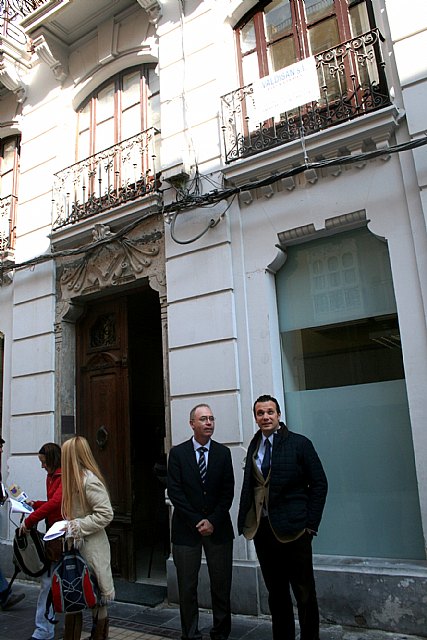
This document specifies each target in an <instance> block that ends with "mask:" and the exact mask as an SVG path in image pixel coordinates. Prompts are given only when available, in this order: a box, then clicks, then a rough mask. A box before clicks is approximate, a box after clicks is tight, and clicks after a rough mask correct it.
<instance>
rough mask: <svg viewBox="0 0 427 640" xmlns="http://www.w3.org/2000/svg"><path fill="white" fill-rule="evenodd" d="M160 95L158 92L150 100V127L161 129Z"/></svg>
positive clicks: (148, 124)
mask: <svg viewBox="0 0 427 640" xmlns="http://www.w3.org/2000/svg"><path fill="white" fill-rule="evenodd" d="M159 125H160V95H159V94H158V93H157V94H156V95H154V96H152V97H151V98H150V99H149V100H148V123H147V126H148V127H156V128H157V129H160V127H159Z"/></svg>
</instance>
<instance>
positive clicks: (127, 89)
mask: <svg viewBox="0 0 427 640" xmlns="http://www.w3.org/2000/svg"><path fill="white" fill-rule="evenodd" d="M140 101H141V78H140V74H139V71H138V72H136V73H130V74H127V75H125V76H124V78H123V90H122V108H123V109H126V108H127V107H129V106H130V105H133V104H136V103H140Z"/></svg>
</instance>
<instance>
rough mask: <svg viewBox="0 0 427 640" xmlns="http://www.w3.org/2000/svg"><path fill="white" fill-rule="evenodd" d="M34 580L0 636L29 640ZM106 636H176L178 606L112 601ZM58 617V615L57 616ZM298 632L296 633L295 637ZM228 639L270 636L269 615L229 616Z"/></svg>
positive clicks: (332, 636)
mask: <svg viewBox="0 0 427 640" xmlns="http://www.w3.org/2000/svg"><path fill="white" fill-rule="evenodd" d="M38 591H39V589H38V584H37V583H32V582H26V581H19V580H17V581H16V582H15V584H14V588H13V592H14V593H15V594H18V593H20V592H22V593H25V599H24V600H22V601H21V602H20V603H19V604H17V605H16V606H15V607H13V608H12V609H10V610H7V611H1V610H0V640H29V639H30V638H31V634H32V632H33V630H34V614H35V610H36V602H37V596H38ZM109 615H110V636H109V640H161V639H162V638H169V639H171V640H180V637H181V633H180V623H179V610H178V608H177V607H176V606H172V605H168V604H167V603H166V602H165V603H162V604H160V605H158V606H156V607H153V608H150V607H146V606H141V605H135V604H127V603H122V602H115V603H113V604H112V605H111V606H110V607H109ZM59 618H62V616H59ZM210 624H211V615H210V613H209V612H206V611H203V612H201V614H200V628H201V631H202V633H203V634H204V636H203V638H204V639H205V638H206V640H209V629H210ZM90 627H91V615H90V612H85V615H84V633H83V634H82V640H84V639H87V638H89V636H90ZM62 629H63V620H61V619H60V621H59V623H58V628H57V629H56V633H55V639H56V640H60V639H61V638H62ZM298 638H299V635H298V634H297V639H298ZM425 638H427V636H409V635H405V634H397V633H386V632H382V631H371V630H367V629H355V628H350V627H345V628H344V627H340V626H336V625H334V626H332V625H329V626H325V625H323V626H322V629H321V633H320V639H321V640H425ZM229 640H271V624H270V620H269V618H268V617H267V616H266V617H262V618H261V617H253V616H241V615H235V616H233V621H232V630H231V635H230V639H229Z"/></svg>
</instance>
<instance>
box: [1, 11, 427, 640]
mask: <svg viewBox="0 0 427 640" xmlns="http://www.w3.org/2000/svg"><path fill="white" fill-rule="evenodd" d="M1 11H2V14H1V16H0V25H1V36H0V143H1V147H0V151H1V156H0V243H1V252H2V253H1V273H0V285H1V286H0V347H1V351H0V354H1V359H0V360H1V369H0V373H1V380H2V384H1V390H2V395H1V408H2V412H1V417H2V423H1V429H2V436H3V438H4V439H5V440H6V447H5V452H4V455H3V461H2V472H3V478H4V480H5V481H6V484H11V483H12V482H16V483H18V484H19V485H20V486H22V487H23V488H25V490H26V491H27V492H29V488H31V492H32V491H34V492H37V493H38V495H43V494H42V492H43V486H44V478H43V477H42V474H41V472H40V469H39V468H38V462H37V455H36V454H37V451H38V449H39V448H40V446H41V445H42V444H43V443H44V442H46V441H51V440H55V441H57V442H61V441H63V440H64V439H66V438H67V437H69V436H70V435H72V434H74V433H76V432H77V433H82V434H84V435H86V436H87V437H88V439H89V441H90V442H91V444H92V446H93V448H94V451H95V454H96V456H97V459H98V460H99V462H100V464H101V466H102V468H103V470H104V471H105V473H106V475H107V477H108V481H109V486H110V490H111V495H112V500H113V503H114V510H115V518H114V522H113V524H112V526H111V528H110V532H109V535H110V541H111V546H112V551H113V565H114V571H115V574H116V576H118V577H121V578H123V579H125V580H128V581H131V582H134V581H150V580H153V578H155V579H156V580H157V581H158V580H162V581H163V582H164V583H165V584H166V583H167V585H168V596H169V599H170V600H171V601H176V598H177V591H176V583H175V574H174V568H173V564H172V562H171V561H170V560H169V559H168V554H169V531H168V507H167V499H166V501H165V491H164V483H163V478H164V476H163V472H164V465H165V461H166V457H167V453H168V451H169V449H170V447H171V446H173V445H174V444H177V443H179V442H181V441H183V440H184V439H186V438H188V437H189V436H190V429H189V426H188V414H189V411H190V409H191V408H192V406H194V405H195V404H197V403H199V402H205V401H206V402H208V403H209V404H210V405H211V406H212V409H213V410H214V412H215V416H216V438H217V439H218V440H220V441H221V442H224V443H225V444H227V445H228V446H229V447H230V449H231V452H232V456H233V462H234V468H235V475H236V499H235V504H234V505H233V518H234V521H235V516H236V510H237V504H238V492H239V487H240V483H241V475H242V464H243V460H244V457H245V453H246V446H247V444H248V442H249V441H250V439H251V437H252V435H253V433H254V429H255V425H254V420H253V416H252V404H253V401H254V399H255V398H256V397H257V396H258V395H260V394H262V393H272V394H273V395H275V396H276V397H277V398H278V399H279V401H280V403H281V406H282V415H283V417H284V419H285V421H286V422H287V424H288V425H289V427H290V428H291V429H293V430H295V431H298V432H300V433H303V434H305V435H307V436H309V437H310V438H311V439H312V440H313V442H314V444H315V446H316V449H317V450H318V452H319V454H320V457H321V459H322V461H323V463H324V466H325V470H326V473H327V475H328V479H329V484H330V491H329V496H328V500H327V506H326V509H325V514H324V519H323V522H322V525H321V528H320V531H319V536H318V538H317V539H316V541H315V546H314V551H315V554H316V574H317V584H318V592H319V593H318V595H319V602H320V608H321V615H322V617H323V620H325V621H329V622H331V623H337V624H346V625H352V626H356V627H358V626H359V627H371V628H378V629H385V630H390V631H400V632H406V633H418V634H422V633H423V632H424V631H425V628H426V627H427V614H426V612H425V589H426V584H427V563H426V539H427V471H426V469H427V465H426V460H427V432H426V429H425V415H426V410H425V392H424V389H425V387H426V384H427V364H426V363H427V332H426V308H425V305H426V299H427V298H426V295H427V269H426V262H427V236H426V215H427V196H426V193H427V159H426V158H427V155H426V146H425V140H426V138H425V131H426V129H427V124H426V119H425V113H424V111H425V110H424V108H423V105H424V102H425V99H426V97H427V69H426V65H425V61H424V57H423V56H422V55H421V54H420V52H421V51H423V50H424V48H425V47H426V45H427V13H426V11H425V7H424V2H423V1H422V0H410V1H409V2H407V3H405V6H402V3H401V2H399V0H273V1H272V2H268V1H267V0H265V1H262V2H256V1H255V0H216V1H215V0H165V1H164V2H163V1H162V2H160V1H158V0H109V1H107V0H91V2H90V3H89V2H87V1H86V0H9V1H7V0H5V1H4V2H3V3H2V4H1ZM0 526H1V530H0V534H1V537H2V542H3V544H2V545H0V547H1V557H2V558H6V557H7V555H8V554H9V555H10V544H9V543H10V539H11V526H12V525H11V524H10V523H9V521H8V519H7V518H6V517H5V514H4V513H3V514H2V518H1V522H0ZM233 575H234V578H233V580H234V582H233V602H232V607H233V611H235V612H239V613H247V614H257V613H267V612H268V605H267V598H266V593H265V590H264V587H263V582H262V578H261V575H260V571H259V567H258V564H257V561H256V555H255V552H254V548H253V546H252V543H249V542H247V541H245V540H243V539H242V538H236V540H235V546H234V574H233ZM205 577H206V576H205V573H203V574H202V584H201V601H202V603H203V604H204V605H205V606H207V607H208V606H209V597H208V589H207V586H206V579H205Z"/></svg>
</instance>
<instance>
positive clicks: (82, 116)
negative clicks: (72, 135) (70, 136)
mask: <svg viewBox="0 0 427 640" xmlns="http://www.w3.org/2000/svg"><path fill="white" fill-rule="evenodd" d="M91 104H92V103H91V101H90V100H89V102H88V103H87V105H86V106H84V107H83V109H81V110H80V111H79V130H80V131H83V130H84V129H89V127H90V113H91Z"/></svg>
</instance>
